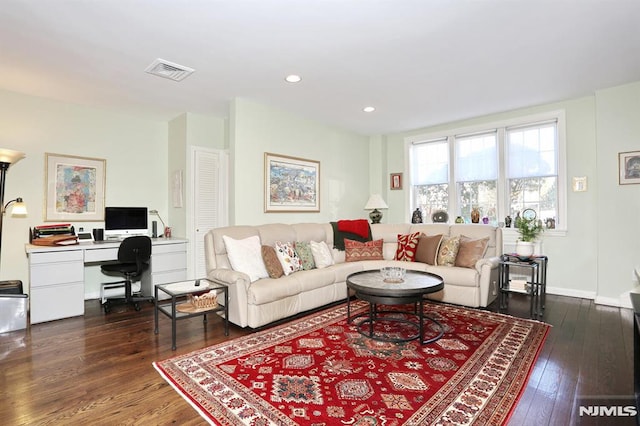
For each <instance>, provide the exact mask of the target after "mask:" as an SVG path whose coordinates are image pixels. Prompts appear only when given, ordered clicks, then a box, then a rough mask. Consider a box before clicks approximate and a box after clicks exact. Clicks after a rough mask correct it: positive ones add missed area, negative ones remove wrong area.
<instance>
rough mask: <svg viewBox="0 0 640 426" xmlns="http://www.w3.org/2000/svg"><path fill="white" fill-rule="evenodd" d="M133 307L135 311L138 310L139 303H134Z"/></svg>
mask: <svg viewBox="0 0 640 426" xmlns="http://www.w3.org/2000/svg"><path fill="white" fill-rule="evenodd" d="M133 307H134V308H135V310H136V311H139V310H140V304H139V303H138V302H136V303H134V304H133Z"/></svg>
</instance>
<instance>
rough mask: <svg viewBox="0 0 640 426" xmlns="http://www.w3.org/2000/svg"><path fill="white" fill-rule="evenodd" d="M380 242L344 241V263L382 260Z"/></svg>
mask: <svg viewBox="0 0 640 426" xmlns="http://www.w3.org/2000/svg"><path fill="white" fill-rule="evenodd" d="M382 243H383V241H382V240H375V241H366V242H364V243H362V242H360V241H354V240H349V239H347V238H345V239H344V247H345V262H357V261H360V260H382V259H383V257H382Z"/></svg>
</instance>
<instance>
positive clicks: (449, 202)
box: [409, 112, 566, 228]
mask: <svg viewBox="0 0 640 426" xmlns="http://www.w3.org/2000/svg"><path fill="white" fill-rule="evenodd" d="M563 120H564V114H563V113H561V112H556V113H554V114H549V116H548V117H547V116H545V117H544V119H541V117H540V116H537V117H525V118H522V119H519V120H509V121H508V122H504V123H492V125H491V126H489V125H488V126H486V128H485V129H482V128H475V129H459V130H458V131H455V130H454V131H451V132H448V133H449V134H446V135H442V134H440V135H435V137H429V136H428V135H425V136H422V137H416V138H412V139H411V140H410V141H409V142H410V144H409V150H410V152H409V157H410V167H411V171H410V172H411V173H410V176H411V182H410V184H411V189H412V194H411V195H412V197H411V199H412V206H411V207H412V210H414V209H416V208H419V209H421V210H422V211H423V214H424V215H425V216H426V218H427V219H429V218H431V216H432V214H433V213H434V212H436V211H439V210H444V211H447V212H448V213H449V216H450V218H451V219H450V220H451V221H452V220H453V218H455V217H456V216H462V217H463V218H465V220H466V221H467V222H468V221H470V219H469V218H470V215H471V210H472V209H474V208H477V209H478V210H480V215H481V217H483V218H487V219H486V220H488V222H489V223H491V224H494V225H497V224H498V223H499V222H502V221H503V220H504V218H505V217H506V216H507V215H509V216H511V217H512V218H515V216H516V215H517V213H518V212H522V211H523V210H524V209H526V208H532V209H534V210H535V211H536V212H537V214H538V217H539V218H540V219H541V220H543V221H546V219H550V218H553V219H554V221H555V225H556V226H557V227H562V228H566V225H565V221H564V219H565V218H564V215H565V213H564V211H565V209H564V207H563V206H564V205H565V204H564V203H565V200H564V197H565V195H564V191H562V190H561V188H562V186H561V184H562V182H565V178H564V176H563V173H564V166H563V164H562V162H561V161H560V160H561V158H563V157H564V155H563V154H562V153H563V150H564V142H563V140H564V137H563V135H562V133H563V132H561V131H560V129H563V128H564V127H563V126H564V123H563ZM468 130H472V132H470V131H468Z"/></svg>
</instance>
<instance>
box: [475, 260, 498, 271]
mask: <svg viewBox="0 0 640 426" xmlns="http://www.w3.org/2000/svg"><path fill="white" fill-rule="evenodd" d="M499 265H500V258H499V257H485V258H483V259H480V260H478V261H477V262H476V271H478V272H479V273H482V268H483V267H484V266H488V267H489V269H495V268H497V267H498V266H499Z"/></svg>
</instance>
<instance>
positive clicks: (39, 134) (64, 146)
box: [0, 91, 167, 293]
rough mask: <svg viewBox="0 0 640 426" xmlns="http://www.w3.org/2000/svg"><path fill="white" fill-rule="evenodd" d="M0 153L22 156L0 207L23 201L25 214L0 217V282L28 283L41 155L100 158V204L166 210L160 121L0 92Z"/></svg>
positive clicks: (39, 205)
mask: <svg viewBox="0 0 640 426" xmlns="http://www.w3.org/2000/svg"><path fill="white" fill-rule="evenodd" d="M0 146H1V147H4V148H9V149H14V150H18V151H23V152H25V153H26V155H27V157H26V158H25V159H24V160H22V161H20V162H19V163H17V164H16V165H14V166H11V167H10V168H9V172H8V174H7V182H6V194H5V202H6V201H8V200H11V199H13V198H16V197H18V196H21V197H23V198H24V201H25V202H26V203H27V207H28V210H29V214H28V217H26V218H13V217H11V216H10V215H7V216H6V217H5V220H4V229H3V235H2V239H3V244H2V265H1V267H0V279H20V280H22V281H23V282H24V283H28V282H29V273H28V267H27V257H26V255H25V251H24V244H25V243H27V242H28V232H29V227H33V226H36V225H40V224H42V223H43V221H44V215H43V206H44V199H45V194H44V153H45V152H52V153H58V154H67V155H77V156H83V157H95V158H104V159H106V160H107V170H106V194H105V204H106V205H112V206H114V205H115V206H126V205H129V206H149V208H158V209H159V210H163V209H165V208H166V205H167V123H166V122H160V121H153V120H145V119H140V118H134V117H132V116H129V115H126V114H119V113H115V112H113V111H109V110H103V109H97V108H89V107H82V106H77V105H72V104H67V103H61V102H55V101H50V100H46V99H42V98H36V97H31V96H24V95H20V94H16V93H11V92H6V91H0ZM74 225H75V226H76V227H79V226H84V227H85V229H86V230H91V229H93V228H98V227H99V228H102V227H103V226H104V223H103V222H87V223H74ZM97 288H99V286H98V284H96V286H95V288H88V289H87V293H89V292H93V291H95V290H96V289H97Z"/></svg>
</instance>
